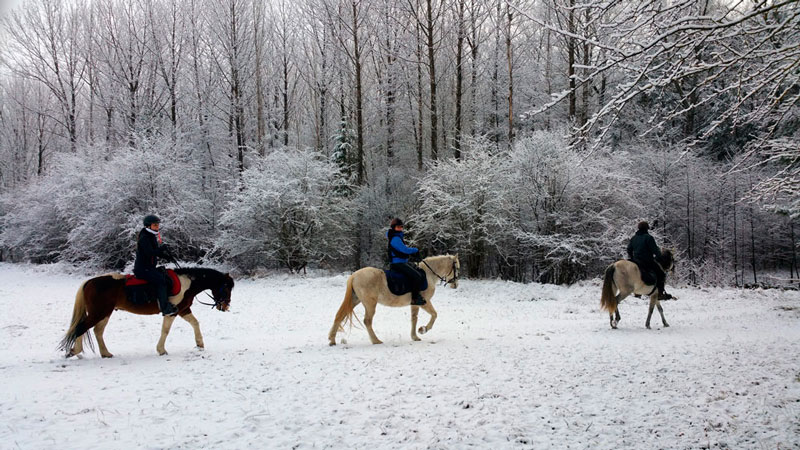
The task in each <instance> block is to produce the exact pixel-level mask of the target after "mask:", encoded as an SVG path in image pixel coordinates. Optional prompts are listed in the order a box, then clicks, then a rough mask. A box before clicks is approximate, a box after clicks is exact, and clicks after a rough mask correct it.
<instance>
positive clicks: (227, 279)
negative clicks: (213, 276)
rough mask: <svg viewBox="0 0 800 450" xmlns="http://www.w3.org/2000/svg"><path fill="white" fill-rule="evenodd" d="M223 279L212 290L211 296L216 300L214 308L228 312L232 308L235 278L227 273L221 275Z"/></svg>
mask: <svg viewBox="0 0 800 450" xmlns="http://www.w3.org/2000/svg"><path fill="white" fill-rule="evenodd" d="M220 275H221V277H220V279H219V281H218V284H217V286H216V287H213V288H211V295H212V298H213V299H214V308H217V309H218V310H220V311H227V310H228V309H230V307H231V292H232V291H233V278H231V276H230V275H229V274H227V273H225V274H220Z"/></svg>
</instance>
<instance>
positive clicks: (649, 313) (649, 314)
mask: <svg viewBox="0 0 800 450" xmlns="http://www.w3.org/2000/svg"><path fill="white" fill-rule="evenodd" d="M657 301H658V290H656V291H655V293H654V294H653V295H651V296H650V306H649V307H648V308H647V320H646V321H645V322H644V326H645V327H646V328H647V329H648V330H649V329H650V317H652V316H653V308H655V306H656V302H657Z"/></svg>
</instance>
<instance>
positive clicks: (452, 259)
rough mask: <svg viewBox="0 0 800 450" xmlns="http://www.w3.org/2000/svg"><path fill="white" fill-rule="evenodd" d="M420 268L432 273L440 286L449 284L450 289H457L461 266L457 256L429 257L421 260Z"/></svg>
mask: <svg viewBox="0 0 800 450" xmlns="http://www.w3.org/2000/svg"><path fill="white" fill-rule="evenodd" d="M420 268H422V269H424V270H425V271H427V272H429V273H432V274H433V275H434V276H435V277H436V278H438V279H439V281H441V282H442V284H449V285H450V287H451V288H453V289H455V288H457V287H458V271H459V270H460V269H461V264H460V263H459V262H458V255H440V256H431V257H428V258H425V259H423V260H422V263H421V264H420Z"/></svg>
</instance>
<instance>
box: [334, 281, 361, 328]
mask: <svg viewBox="0 0 800 450" xmlns="http://www.w3.org/2000/svg"><path fill="white" fill-rule="evenodd" d="M354 275H355V274H353V275H350V278H348V279H347V292H345V293H344V301H342V306H340V307H339V311H337V312H336V323H338V324H339V331H344V324H345V323H349V324H350V326H351V327H352V326H353V317H355V318H356V321H358V322H359V323H361V322H360V321H359V320H358V317H357V316H356V314H355V307H356V305H358V304H359V303H360V302H359V301H358V300H356V301H353V296H354V294H355V291H353V276H354Z"/></svg>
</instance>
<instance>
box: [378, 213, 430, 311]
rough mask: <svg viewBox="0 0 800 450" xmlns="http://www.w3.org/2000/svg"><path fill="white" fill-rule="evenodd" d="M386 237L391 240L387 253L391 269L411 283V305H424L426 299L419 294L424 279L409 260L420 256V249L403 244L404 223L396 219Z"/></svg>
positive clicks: (393, 220)
mask: <svg viewBox="0 0 800 450" xmlns="http://www.w3.org/2000/svg"><path fill="white" fill-rule="evenodd" d="M386 237H387V238H388V239H389V244H388V246H387V251H388V252H389V262H390V265H389V268H390V269H391V270H394V271H395V272H400V273H402V274H403V275H405V277H406V278H408V279H409V281H410V282H411V286H412V289H411V304H412V305H416V306H421V305H424V304H425V303H426V302H425V299H424V298H422V295H421V294H420V293H419V287H420V285H422V282H423V279H422V276H421V275H420V273H419V272H418V271H417V269H416V268H414V267H413V266H412V265H411V264H410V263H409V262H408V259H409V257H410V256H412V255H415V256H419V249H417V248H414V247H408V246H406V243H405V242H403V221H402V220H400V219H398V218H394V219H392V223H391V224H390V225H389V231H387V232H386Z"/></svg>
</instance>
